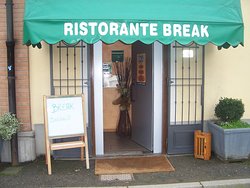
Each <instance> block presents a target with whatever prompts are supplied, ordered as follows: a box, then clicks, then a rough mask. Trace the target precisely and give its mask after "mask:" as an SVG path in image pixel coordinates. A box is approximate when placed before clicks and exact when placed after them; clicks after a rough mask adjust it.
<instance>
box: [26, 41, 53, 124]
mask: <svg viewBox="0 0 250 188" xmlns="http://www.w3.org/2000/svg"><path fill="white" fill-rule="evenodd" d="M29 58H30V92H31V95H30V96H31V118H32V119H31V121H32V124H33V125H34V124H39V123H43V95H49V94H50V71H49V70H50V69H49V68H50V63H49V46H48V45H47V44H45V43H43V44H42V49H38V48H32V47H30V48H29Z"/></svg>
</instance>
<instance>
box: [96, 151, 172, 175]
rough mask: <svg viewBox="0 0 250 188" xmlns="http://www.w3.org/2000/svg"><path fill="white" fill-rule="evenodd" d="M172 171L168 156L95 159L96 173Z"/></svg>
mask: <svg viewBox="0 0 250 188" xmlns="http://www.w3.org/2000/svg"><path fill="white" fill-rule="evenodd" d="M171 171H174V168H173V166H172V165H171V163H170V162H169V161H168V159H167V158H166V156H136V157H119V158H110V159H96V160H95V174H96V175H102V174H131V173H149V172H171Z"/></svg>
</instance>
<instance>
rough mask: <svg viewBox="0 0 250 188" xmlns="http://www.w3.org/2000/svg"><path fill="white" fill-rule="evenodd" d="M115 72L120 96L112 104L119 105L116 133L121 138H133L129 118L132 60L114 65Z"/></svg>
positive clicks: (128, 59) (127, 59)
mask: <svg viewBox="0 0 250 188" xmlns="http://www.w3.org/2000/svg"><path fill="white" fill-rule="evenodd" d="M113 68H114V72H115V74H116V76H117V81H118V84H117V90H118V92H119V94H120V96H119V97H118V98H117V99H115V100H114V101H113V102H112V103H113V104H114V105H119V107H120V112H119V120H118V124H117V128H116V132H117V134H118V135H120V136H128V137H130V136H131V122H130V117H129V108H130V103H131V100H130V87H131V80H132V73H131V71H132V70H131V69H132V67H131V59H130V58H126V60H125V62H115V63H113Z"/></svg>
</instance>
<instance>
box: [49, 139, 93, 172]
mask: <svg viewBox="0 0 250 188" xmlns="http://www.w3.org/2000/svg"><path fill="white" fill-rule="evenodd" d="M51 141H52V140H49V139H46V164H47V166H48V174H49V175H51V174H52V170H51V156H50V151H54V150H61V149H71V148H81V160H82V161H83V160H84V149H85V158H86V169H89V151H88V146H87V144H88V139H87V136H84V141H83V137H81V140H79V141H73V142H60V143H51Z"/></svg>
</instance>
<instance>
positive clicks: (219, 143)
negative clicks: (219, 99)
mask: <svg viewBox="0 0 250 188" xmlns="http://www.w3.org/2000/svg"><path fill="white" fill-rule="evenodd" d="M208 130H209V132H211V134H212V151H213V152H214V153H215V154H216V155H217V156H218V157H219V158H220V159H222V160H228V161H237V160H244V159H248V158H249V157H250V128H244V129H223V128H221V127H220V126H218V125H216V124H215V123H213V122H208Z"/></svg>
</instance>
